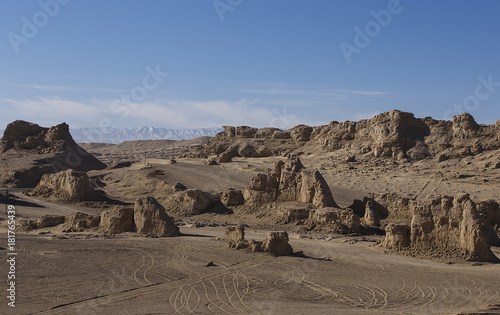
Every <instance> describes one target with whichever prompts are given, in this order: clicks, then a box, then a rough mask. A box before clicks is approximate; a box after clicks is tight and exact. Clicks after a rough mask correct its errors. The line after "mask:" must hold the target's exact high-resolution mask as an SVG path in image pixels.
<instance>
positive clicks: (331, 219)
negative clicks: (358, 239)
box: [310, 208, 360, 234]
mask: <svg viewBox="0 0 500 315" xmlns="http://www.w3.org/2000/svg"><path fill="white" fill-rule="evenodd" d="M310 219H311V222H312V223H313V224H315V225H316V226H322V227H323V228H324V229H326V230H329V231H330V232H333V233H337V234H348V233H359V231H360V217H359V216H357V215H356V214H355V213H354V211H353V210H352V209H349V208H347V209H336V208H320V209H316V210H314V211H312V212H311V215H310Z"/></svg>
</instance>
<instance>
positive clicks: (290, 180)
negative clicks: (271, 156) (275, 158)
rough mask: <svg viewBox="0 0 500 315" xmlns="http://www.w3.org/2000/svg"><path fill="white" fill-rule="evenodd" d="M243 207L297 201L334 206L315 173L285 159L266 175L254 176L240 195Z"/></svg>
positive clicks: (300, 164) (324, 184)
mask: <svg viewBox="0 0 500 315" xmlns="http://www.w3.org/2000/svg"><path fill="white" fill-rule="evenodd" d="M243 195H244V199H245V204H246V205H248V206H254V207H259V206H262V205H263V204H265V203H269V202H273V201H279V202H287V201H297V202H300V203H311V204H313V205H314V206H315V207H318V208H321V207H336V206H337V205H336V203H335V201H334V200H333V196H332V193H331V191H330V188H329V187H328V184H327V183H326V181H325V179H324V178H323V176H322V175H321V174H320V172H319V171H318V170H314V169H306V168H305V167H304V166H303V165H302V163H301V162H300V159H299V158H297V157H289V158H288V160H287V161H286V162H283V161H280V162H278V163H276V165H275V168H274V171H272V172H270V173H269V174H258V175H256V176H255V177H254V178H253V179H252V181H251V183H250V185H248V187H247V189H246V190H245V191H244V193H243Z"/></svg>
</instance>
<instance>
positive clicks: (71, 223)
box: [64, 212, 101, 230]
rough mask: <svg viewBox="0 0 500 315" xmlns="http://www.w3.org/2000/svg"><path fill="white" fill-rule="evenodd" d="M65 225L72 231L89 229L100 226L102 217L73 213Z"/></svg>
mask: <svg viewBox="0 0 500 315" xmlns="http://www.w3.org/2000/svg"><path fill="white" fill-rule="evenodd" d="M64 221H65V225H66V226H68V228H69V229H70V230H71V229H89V228H94V227H98V226H99V222H100V221H101V217H100V216H95V215H90V214H86V213H83V212H75V213H72V214H70V215H68V216H66V218H65V220H64Z"/></svg>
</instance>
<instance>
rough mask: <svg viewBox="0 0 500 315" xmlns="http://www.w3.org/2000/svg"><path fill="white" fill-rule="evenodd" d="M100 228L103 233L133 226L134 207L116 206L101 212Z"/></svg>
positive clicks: (129, 228) (117, 231)
mask: <svg viewBox="0 0 500 315" xmlns="http://www.w3.org/2000/svg"><path fill="white" fill-rule="evenodd" d="M99 227H100V229H101V230H102V231H103V232H104V233H109V234H117V233H123V232H128V231H132V229H133V228H134V208H117V209H113V210H105V211H103V212H102V213H101V222H100V224H99Z"/></svg>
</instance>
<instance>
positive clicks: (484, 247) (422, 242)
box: [382, 194, 498, 261]
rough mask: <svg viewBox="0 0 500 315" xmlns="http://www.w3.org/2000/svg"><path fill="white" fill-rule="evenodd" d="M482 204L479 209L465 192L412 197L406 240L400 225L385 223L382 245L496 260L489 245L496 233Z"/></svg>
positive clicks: (495, 240) (493, 240)
mask: <svg viewBox="0 0 500 315" xmlns="http://www.w3.org/2000/svg"><path fill="white" fill-rule="evenodd" d="M482 205H483V209H482V208H481V207H477V205H476V204H475V203H474V202H473V201H472V200H471V199H470V197H469V195H468V194H461V195H458V196H455V197H454V198H453V197H447V196H437V197H434V198H433V199H431V200H412V201H410V203H409V207H410V208H411V211H412V219H411V223H410V234H409V242H407V241H406V236H404V234H405V230H404V227H403V226H400V225H397V226H392V225H389V226H387V228H386V232H387V235H386V239H385V240H384V242H383V243H382V245H383V246H385V247H387V248H395V247H404V246H403V245H404V244H407V246H410V247H419V248H441V249H445V250H449V251H457V252H458V251H462V252H465V253H466V254H467V256H468V259H470V260H477V261H496V260H497V258H496V256H495V255H494V254H493V253H492V251H491V249H490V246H491V245H492V244H495V243H497V244H498V235H496V233H495V231H494V230H493V228H492V225H491V223H490V222H489V220H488V217H487V214H486V213H485V212H484V206H485V205H484V203H483V204H482ZM403 211H407V210H403ZM400 217H402V216H400Z"/></svg>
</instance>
